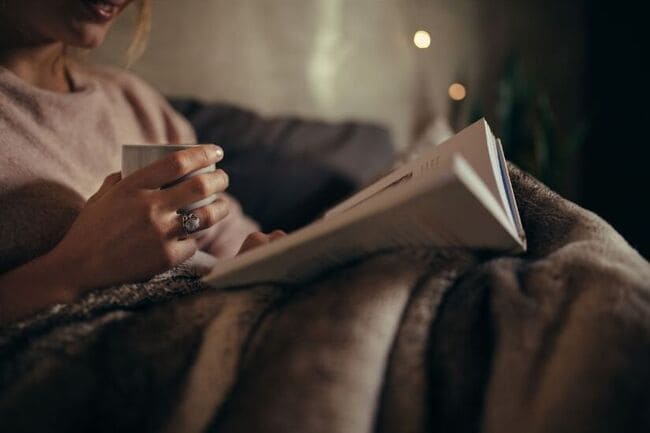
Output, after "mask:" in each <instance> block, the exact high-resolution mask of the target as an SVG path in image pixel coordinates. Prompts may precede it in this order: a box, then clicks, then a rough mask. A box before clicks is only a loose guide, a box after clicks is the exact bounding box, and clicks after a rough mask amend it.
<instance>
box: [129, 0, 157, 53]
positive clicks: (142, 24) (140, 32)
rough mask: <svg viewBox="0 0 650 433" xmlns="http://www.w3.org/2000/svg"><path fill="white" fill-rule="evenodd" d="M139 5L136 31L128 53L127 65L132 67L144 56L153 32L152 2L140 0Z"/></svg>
mask: <svg viewBox="0 0 650 433" xmlns="http://www.w3.org/2000/svg"><path fill="white" fill-rule="evenodd" d="M137 5H138V10H137V12H136V25H135V31H134V33H133V39H132V40H131V44H130V45H129V48H128V50H127V52H126V60H127V65H132V64H133V63H134V62H135V61H136V60H138V59H139V58H140V56H142V54H143V53H144V50H145V49H146V48H147V41H148V39H149V32H150V31H151V0H138V2H137Z"/></svg>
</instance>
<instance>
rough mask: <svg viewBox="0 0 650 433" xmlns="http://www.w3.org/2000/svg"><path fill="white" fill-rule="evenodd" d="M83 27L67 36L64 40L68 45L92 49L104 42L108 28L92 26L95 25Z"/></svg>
mask: <svg viewBox="0 0 650 433" xmlns="http://www.w3.org/2000/svg"><path fill="white" fill-rule="evenodd" d="M84 27H85V28H82V29H79V30H78V31H77V32H75V34H74V35H71V37H69V38H68V40H67V41H66V42H67V44H68V45H71V46H75V47H77V48H85V49H93V48H97V47H99V46H100V45H101V44H102V43H104V39H106V34H107V33H108V28H93V27H96V26H95V25H93V26H84Z"/></svg>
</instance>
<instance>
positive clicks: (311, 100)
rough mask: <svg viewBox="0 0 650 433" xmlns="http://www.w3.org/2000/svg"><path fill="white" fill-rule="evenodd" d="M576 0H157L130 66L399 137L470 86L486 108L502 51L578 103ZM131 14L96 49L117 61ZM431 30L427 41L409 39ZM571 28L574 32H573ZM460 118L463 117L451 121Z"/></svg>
mask: <svg viewBox="0 0 650 433" xmlns="http://www.w3.org/2000/svg"><path fill="white" fill-rule="evenodd" d="M580 5H581V2H579V1H578V2H566V1H560V0H547V1H541V0H528V1H522V0H491V1H489V2H481V1H478V0H237V1H231V0H184V1H182V2H179V1H171V0H154V20H153V30H152V34H151V40H150V45H149V48H148V50H147V51H146V53H145V54H144V56H143V57H142V58H141V59H140V60H139V61H138V62H137V63H136V64H135V65H133V68H132V69H133V70H134V71H135V72H137V73H139V74H140V75H142V76H143V77H144V78H146V79H147V80H148V81H150V82H151V83H152V84H153V85H154V86H156V87H157V88H158V89H159V90H160V91H161V92H163V93H165V94H168V95H183V96H194V97H199V98H201V99H204V100H207V101H211V100H222V101H230V102H234V103H238V104H242V105H244V106H247V107H251V108H254V109H256V110H259V111H261V112H263V113H266V114H285V113H292V114H300V115H305V116H316V117H323V118H327V119H334V120H336V119H342V118H361V119H370V120H377V121H381V122H384V123H385V124H387V125H388V126H389V127H390V128H391V130H392V132H393V135H394V138H395V140H396V143H397V146H398V147H404V146H406V145H407V144H408V143H410V142H411V140H412V139H413V138H414V135H416V134H417V133H419V132H421V131H422V130H423V129H424V128H425V127H426V124H427V123H428V122H430V121H431V120H432V119H433V118H435V117H436V116H446V115H447V113H448V111H449V109H450V100H449V97H448V96H447V89H448V87H449V85H450V84H451V83H452V82H454V81H461V82H462V83H463V84H465V85H466V86H467V88H468V90H469V94H468V98H467V100H466V101H465V102H464V103H463V107H461V108H462V111H463V113H464V115H463V116H461V117H463V118H465V117H466V116H465V115H466V114H467V113H468V112H469V107H470V105H472V104H474V105H475V104H476V103H477V102H480V103H481V105H482V106H483V107H484V108H485V110H484V112H485V113H486V114H487V115H488V116H491V115H492V114H493V110H492V108H493V106H494V104H493V102H494V96H495V94H496V86H497V81H498V78H499V75H500V73H501V71H502V68H503V64H504V61H505V58H506V57H507V55H508V54H510V53H511V52H517V51H518V52H521V53H522V54H523V55H524V57H525V58H526V59H527V60H528V64H529V65H530V67H531V70H532V72H533V74H534V75H536V76H537V77H539V80H540V85H541V86H545V87H547V88H550V89H551V90H552V93H553V94H552V95H551V96H552V97H555V98H557V100H558V102H559V103H558V105H559V106H560V107H561V108H560V113H559V114H560V116H559V117H560V118H561V119H565V118H567V119H573V118H575V117H577V114H576V112H577V111H578V106H579V104H580V102H579V97H580V90H579V86H578V85H577V84H579V83H578V80H579V79H580V74H581V62H582V52H581V50H582V48H581V42H580V38H579V35H580V34H581V26H582V24H581V15H580V14H581V6H580ZM129 18H130V17H129V16H125V17H123V19H122V20H121V21H120V22H118V23H117V24H116V28H115V29H114V30H115V31H114V32H112V33H111V35H110V36H109V40H108V41H107V43H106V44H105V46H104V47H103V48H102V49H101V50H100V51H99V52H97V53H95V54H94V56H93V57H94V58H95V59H97V60H99V61H102V62H108V63H117V64H124V63H125V60H124V53H125V51H126V47H127V46H128V42H129V40H130V37H131V32H132V23H131V20H130V19H129ZM418 29H426V30H428V31H429V32H430V33H431V36H432V43H431V46H430V48H429V49H426V50H419V49H417V48H416V47H415V46H414V45H413V41H412V37H413V34H414V32H415V31H416V30H418ZM576 35H578V37H576ZM457 126H462V125H457Z"/></svg>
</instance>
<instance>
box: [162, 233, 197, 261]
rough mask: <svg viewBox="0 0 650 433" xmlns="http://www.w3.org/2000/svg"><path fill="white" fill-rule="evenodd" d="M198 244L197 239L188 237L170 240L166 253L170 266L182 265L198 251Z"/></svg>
mask: <svg viewBox="0 0 650 433" xmlns="http://www.w3.org/2000/svg"><path fill="white" fill-rule="evenodd" d="M197 250H198V245H197V243H196V239H192V238H187V239H180V240H177V241H173V242H170V243H169V244H168V245H167V248H166V251H165V254H166V255H167V257H166V264H167V267H168V268H172V267H174V266H176V265H180V264H181V263H183V262H184V261H186V260H187V259H189V258H190V257H192V256H193V255H194V253H196V251H197Z"/></svg>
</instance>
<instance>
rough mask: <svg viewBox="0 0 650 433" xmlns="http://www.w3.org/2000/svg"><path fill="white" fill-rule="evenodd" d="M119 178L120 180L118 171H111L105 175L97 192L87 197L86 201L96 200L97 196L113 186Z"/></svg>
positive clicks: (120, 176) (120, 175)
mask: <svg viewBox="0 0 650 433" xmlns="http://www.w3.org/2000/svg"><path fill="white" fill-rule="evenodd" d="M120 180H122V174H121V173H120V172H119V171H117V172H115V173H111V174H109V175H108V176H106V178H105V179H104V182H103V183H102V185H101V186H100V187H99V189H98V190H97V192H96V193H95V194H93V195H92V196H91V197H90V198H89V199H88V202H91V201H94V200H97V199H98V198H100V197H101V196H103V195H104V194H106V192H107V191H108V190H109V189H111V187H113V186H114V185H115V184H116V183H118V182H119V181H120Z"/></svg>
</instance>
